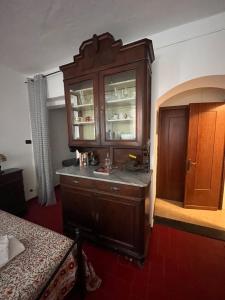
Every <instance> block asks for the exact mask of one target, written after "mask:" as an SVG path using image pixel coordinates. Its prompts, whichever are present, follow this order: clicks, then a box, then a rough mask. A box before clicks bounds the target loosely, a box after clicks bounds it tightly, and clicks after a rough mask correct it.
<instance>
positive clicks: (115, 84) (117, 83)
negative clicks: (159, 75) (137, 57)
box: [108, 79, 136, 87]
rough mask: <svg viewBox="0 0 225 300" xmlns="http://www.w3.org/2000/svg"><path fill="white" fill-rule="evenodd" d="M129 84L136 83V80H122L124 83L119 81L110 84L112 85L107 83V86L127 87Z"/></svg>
mask: <svg viewBox="0 0 225 300" xmlns="http://www.w3.org/2000/svg"><path fill="white" fill-rule="evenodd" d="M131 83H136V79H130V80H124V81H119V82H112V83H109V84H108V86H119V85H129V84H131ZM132 87H135V85H132Z"/></svg>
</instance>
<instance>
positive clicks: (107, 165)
mask: <svg viewBox="0 0 225 300" xmlns="http://www.w3.org/2000/svg"><path fill="white" fill-rule="evenodd" d="M105 168H106V169H107V170H108V171H110V170H111V168H112V166H111V159H110V157H109V153H107V155H106V158H105Z"/></svg>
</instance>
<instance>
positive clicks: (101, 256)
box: [26, 193, 225, 300]
mask: <svg viewBox="0 0 225 300" xmlns="http://www.w3.org/2000/svg"><path fill="white" fill-rule="evenodd" d="M57 199H58V201H57V205H55V206H50V207H40V206H39V205H38V204H37V202H36V200H32V201H30V202H29V209H28V213H27V216H26V218H27V219H29V220H30V221H33V222H35V223H38V224H40V225H43V226H45V227H48V228H50V229H52V230H55V231H58V232H62V217H61V203H60V196H59V193H57ZM84 250H85V252H86V254H87V255H88V258H89V259H90V261H91V262H92V263H93V266H94V268H95V271H96V273H97V274H98V275H99V276H100V277H101V278H102V286H101V287H100V288H99V289H98V290H97V291H95V292H90V293H88V294H87V297H86V299H87V300H106V299H107V300H145V299H149V300H150V299H155V300H164V299H165V300H186V299H187V300H195V299H196V300H201V299H202V300H225V242H223V241H218V240H214V239H210V238H207V237H203V236H199V235H195V234H191V233H187V232H184V231H179V230H177V229H173V228H170V227H167V226H164V225H159V224H156V225H155V226H154V228H153V230H152V235H151V238H150V243H149V251H148V255H147V258H146V261H145V264H144V266H143V267H139V266H137V265H135V264H133V263H130V262H129V261H127V260H126V259H124V258H123V257H122V256H120V255H119V254H116V253H114V252H111V251H109V250H105V249H102V248H99V247H96V246H94V245H92V244H89V243H85V244H84ZM73 299H74V297H73V296H71V297H70V298H69V300H73Z"/></svg>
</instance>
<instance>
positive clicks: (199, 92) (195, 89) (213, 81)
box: [151, 75, 225, 215]
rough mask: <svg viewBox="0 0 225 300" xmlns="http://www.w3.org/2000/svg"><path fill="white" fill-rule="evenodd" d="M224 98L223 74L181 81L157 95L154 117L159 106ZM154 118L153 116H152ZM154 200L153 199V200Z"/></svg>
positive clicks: (154, 151) (155, 141) (154, 157)
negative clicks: (159, 95)
mask: <svg viewBox="0 0 225 300" xmlns="http://www.w3.org/2000/svg"><path fill="white" fill-rule="evenodd" d="M224 100H225V75H218V76H206V77H201V78H196V79H193V80H190V81H187V82H185V83H182V84H180V85H178V86H176V87H174V88H173V89H171V90H170V91H168V92H167V93H165V94H164V95H162V96H161V97H159V98H158V99H157V101H156V103H155V110H154V113H155V118H156V120H157V117H156V116H157V114H158V111H159V108H160V107H165V106H181V105H188V104H189V103H197V102H198V103H199V102H213V101H214V102H223V101H224ZM153 119H154V118H153ZM156 120H155V122H154V123H155V124H152V132H151V134H152V138H151V141H152V142H153V143H152V149H151V153H152V157H151V158H152V168H153V179H152V191H151V196H152V199H155V195H156V175H157V172H156V170H157V144H158V134H157V130H156V129H157V126H156ZM223 198H224V200H223V207H224V208H225V195H224V196H223ZM153 202H154V201H153ZM151 210H152V211H151V213H152V215H153V212H154V204H153V203H152V207H151Z"/></svg>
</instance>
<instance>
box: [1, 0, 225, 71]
mask: <svg viewBox="0 0 225 300" xmlns="http://www.w3.org/2000/svg"><path fill="white" fill-rule="evenodd" d="M222 11H225V0H213V1H212V0H138V1H137V0H39V1H38V0H19V1H18V0H1V1H0V41H1V46H0V64H3V65H6V66H8V67H10V68H12V69H14V70H16V71H19V72H21V73H24V74H34V73H38V72H44V71H46V70H50V69H54V68H56V67H57V66H59V65H61V64H64V63H68V62H71V61H72V56H73V55H74V54H76V53H77V51H78V48H79V46H80V44H81V42H82V41H83V40H85V39H88V38H90V37H92V35H93V34H94V33H97V34H100V33H103V32H106V31H109V32H111V33H112V34H113V35H114V37H115V38H116V39H118V38H122V39H123V41H124V43H126V42H130V41H133V40H135V39H138V38H143V37H146V36H150V35H152V34H154V33H157V32H160V31H163V30H166V29H168V28H171V27H175V26H178V25H181V24H184V23H188V22H192V21H194V20H198V19H201V18H204V17H208V16H211V15H213V14H217V13H220V12H222Z"/></svg>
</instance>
